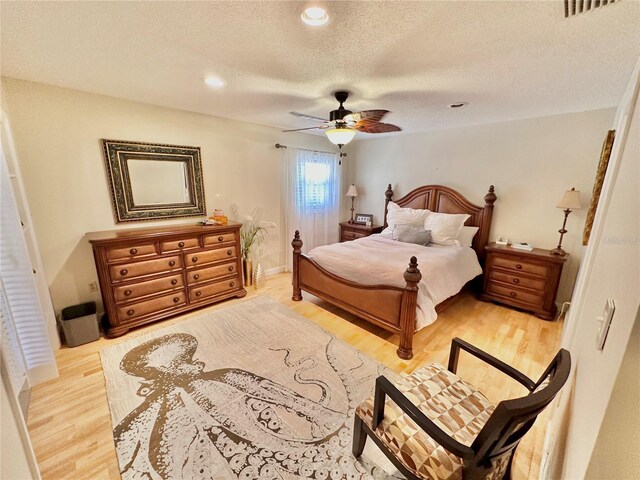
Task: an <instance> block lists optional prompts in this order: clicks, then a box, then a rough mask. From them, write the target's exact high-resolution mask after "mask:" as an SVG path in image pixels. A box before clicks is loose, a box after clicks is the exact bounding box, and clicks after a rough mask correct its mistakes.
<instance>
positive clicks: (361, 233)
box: [340, 222, 384, 242]
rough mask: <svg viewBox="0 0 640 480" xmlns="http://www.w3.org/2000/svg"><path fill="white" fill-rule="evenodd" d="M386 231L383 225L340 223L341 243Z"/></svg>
mask: <svg viewBox="0 0 640 480" xmlns="http://www.w3.org/2000/svg"><path fill="white" fill-rule="evenodd" d="M382 230H384V227H383V226H382V225H370V226H367V225H359V224H357V223H349V222H340V241H341V242H348V241H349V240H355V239H356V238H362V237H368V236H369V235H371V234H372V233H380V232H381V231H382Z"/></svg>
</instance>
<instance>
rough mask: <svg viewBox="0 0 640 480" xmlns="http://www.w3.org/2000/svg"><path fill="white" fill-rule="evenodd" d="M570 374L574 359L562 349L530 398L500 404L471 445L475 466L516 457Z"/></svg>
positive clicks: (536, 385) (532, 391)
mask: <svg viewBox="0 0 640 480" xmlns="http://www.w3.org/2000/svg"><path fill="white" fill-rule="evenodd" d="M570 371H571V355H570V354H569V352H568V351H567V350H565V349H561V350H560V351H559V352H558V354H557V355H556V356H555V358H554V359H553V361H552V362H551V363H550V364H549V366H548V367H547V369H546V370H545V372H544V373H543V374H542V376H541V377H540V379H539V380H538V381H537V382H536V384H535V386H534V387H533V388H532V389H531V392H530V393H529V394H528V395H527V396H525V397H521V398H515V399H512V400H505V401H502V402H500V403H499V404H498V405H497V406H496V409H495V410H494V412H493V413H492V414H491V417H489V420H487V423H486V424H485V425H484V427H483V428H482V430H480V433H479V434H478V436H477V437H476V439H475V440H474V442H473V444H472V445H471V448H472V449H473V450H474V452H476V455H475V463H476V465H480V464H484V465H487V464H488V461H489V460H491V459H495V458H497V457H500V456H503V455H505V454H506V453H509V452H511V454H513V450H514V449H515V448H516V447H517V446H518V443H519V442H520V440H521V439H522V437H523V436H524V435H525V434H526V433H527V432H528V431H529V429H530V428H531V426H532V425H533V422H534V421H535V420H536V417H537V416H538V414H539V413H540V412H542V410H544V409H545V407H546V406H547V405H548V404H549V403H551V402H552V401H553V399H554V398H555V396H556V395H557V393H558V392H559V391H560V389H561V388H562V387H563V385H564V384H565V383H566V381H567V378H569V372H570Z"/></svg>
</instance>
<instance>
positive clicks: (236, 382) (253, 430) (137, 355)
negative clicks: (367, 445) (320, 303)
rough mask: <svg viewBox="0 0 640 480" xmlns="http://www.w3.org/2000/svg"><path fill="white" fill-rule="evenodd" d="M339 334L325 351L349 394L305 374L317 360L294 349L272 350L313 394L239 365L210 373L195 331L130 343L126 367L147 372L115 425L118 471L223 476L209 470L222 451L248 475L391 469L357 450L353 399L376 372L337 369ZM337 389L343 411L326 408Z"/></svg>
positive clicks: (350, 474) (361, 474)
mask: <svg viewBox="0 0 640 480" xmlns="http://www.w3.org/2000/svg"><path fill="white" fill-rule="evenodd" d="M333 340H334V339H333V338H331V340H329V342H328V343H327V344H326V347H325V354H326V359H327V361H328V363H329V365H330V366H331V368H332V369H333V370H334V371H335V372H336V373H337V374H338V377H339V378H340V382H341V383H342V386H343V387H344V392H330V391H329V388H328V386H327V385H326V384H325V383H324V382H323V381H322V380H319V379H312V378H304V377H303V376H302V374H303V373H304V372H305V371H308V370H309V369H310V368H312V367H313V366H315V363H316V361H315V360H314V359H313V358H309V357H305V358H303V359H302V360H299V361H297V362H291V361H290V360H289V356H290V353H291V352H290V351H289V350H288V349H284V348H272V349H270V350H271V351H273V352H284V358H283V363H284V364H285V365H286V366H287V367H289V368H297V371H296V372H295V375H294V379H295V381H296V382H297V383H298V384H300V385H308V384H311V385H315V386H317V388H319V389H320V395H319V399H318V400H316V401H314V400H311V399H310V398H307V397H305V396H303V395H301V394H300V393H298V392H296V391H294V390H292V389H291V388H288V387H286V386H284V385H281V384H279V383H277V382H274V381H272V380H270V379H268V378H265V377H262V376H260V375H256V374H254V373H252V372H248V371H246V370H243V369H239V368H223V369H217V370H213V371H205V364H204V363H203V362H199V361H196V360H194V355H195V353H196V350H197V348H198V341H197V339H196V338H195V337H194V336H193V335H189V334H186V333H173V334H169V335H164V336H162V337H159V338H156V339H153V340H150V341H147V342H145V343H143V344H141V345H139V346H137V347H135V348H133V349H132V350H130V351H129V352H128V353H127V354H126V355H125V356H124V357H123V358H122V361H121V362H120V369H121V370H122V371H124V372H126V373H127V374H129V375H132V376H135V377H140V378H141V379H142V380H141V381H140V388H139V389H138V391H137V395H139V396H141V397H144V400H143V401H142V403H141V404H140V405H139V406H138V407H137V408H135V409H134V410H133V411H132V412H131V413H129V414H128V415H127V416H126V417H125V418H124V419H123V420H122V421H121V422H120V423H119V424H118V426H117V427H116V428H115V429H114V438H115V443H116V450H117V451H118V456H119V462H120V469H121V474H122V477H123V478H125V479H149V480H155V479H212V478H221V477H220V476H218V475H220V474H219V473H218V474H216V473H215V471H214V470H212V468H213V466H215V465H216V464H220V462H221V459H224V461H226V463H227V465H228V468H229V469H230V470H231V471H232V472H233V473H234V474H235V475H236V476H237V477H238V478H243V479H254V478H261V479H262V478H264V479H285V478H286V479H291V478H301V477H302V478H315V479H324V478H331V479H335V478H349V479H360V478H378V477H386V472H383V471H382V470H380V469H378V468H376V467H372V466H368V465H367V464H366V463H362V462H359V461H357V460H356V459H354V458H353V456H351V453H350V445H351V422H352V417H353V411H354V407H355V402H357V401H359V400H360V399H361V398H364V397H365V396H366V394H367V392H366V389H367V388H370V386H371V385H372V384H373V381H372V380H373V376H372V375H368V376H367V377H364V378H363V377H362V376H360V378H358V375H357V374H356V370H357V369H358V368H359V367H357V366H356V367H353V368H351V369H349V370H347V371H345V372H343V371H342V370H341V369H340V368H338V362H337V360H336V356H335V352H334V351H333V350H334V342H333ZM367 380H368V381H367ZM366 385H368V386H369V387H367V386H366ZM331 393H334V394H335V393H340V394H344V396H345V397H346V401H345V402H344V403H345V405H344V409H343V410H344V411H336V410H335V409H332V408H329V407H328V403H329V400H330V396H331ZM354 397H355V398H354ZM222 478H225V477H222Z"/></svg>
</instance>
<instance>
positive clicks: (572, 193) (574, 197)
mask: <svg viewBox="0 0 640 480" xmlns="http://www.w3.org/2000/svg"><path fill="white" fill-rule="evenodd" d="M556 208H563V209H564V222H563V223H562V228H561V229H560V230H558V232H559V233H560V241H558V246H557V247H556V248H554V249H553V250H551V253H552V254H553V255H560V256H564V255H566V254H567V252H565V251H564V250H563V249H562V237H563V236H564V234H565V233H567V230H566V229H565V228H564V227H566V226H567V217H568V216H569V214H570V213H571V211H572V210H580V209H581V208H582V204H581V203H580V190H576V189H575V188H572V189H571V190H567V191H566V192H565V193H564V196H563V197H562V200H560V202H559V203H558V205H556Z"/></svg>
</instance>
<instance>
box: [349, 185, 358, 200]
mask: <svg viewBox="0 0 640 480" xmlns="http://www.w3.org/2000/svg"><path fill="white" fill-rule="evenodd" d="M357 196H358V189H357V188H356V186H355V185H354V184H353V183H352V184H351V185H350V186H349V190H347V197H357Z"/></svg>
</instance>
